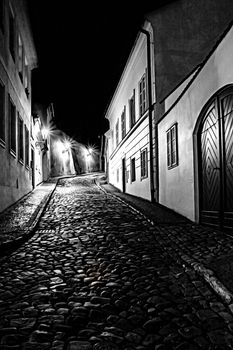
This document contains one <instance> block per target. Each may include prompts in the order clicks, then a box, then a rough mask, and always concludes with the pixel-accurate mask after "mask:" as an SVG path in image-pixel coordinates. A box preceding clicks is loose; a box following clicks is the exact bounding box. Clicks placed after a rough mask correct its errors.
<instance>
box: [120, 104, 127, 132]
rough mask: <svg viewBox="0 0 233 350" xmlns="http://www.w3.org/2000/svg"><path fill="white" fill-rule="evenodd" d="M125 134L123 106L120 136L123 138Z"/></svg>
mask: <svg viewBox="0 0 233 350" xmlns="http://www.w3.org/2000/svg"><path fill="white" fill-rule="evenodd" d="M125 135H126V120H125V107H124V111H123V112H122V114H121V138H122V139H123V138H124V137H125Z"/></svg>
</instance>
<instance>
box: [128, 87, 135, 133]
mask: <svg viewBox="0 0 233 350" xmlns="http://www.w3.org/2000/svg"><path fill="white" fill-rule="evenodd" d="M135 123H136V105H135V89H134V90H133V95H132V97H131V98H130V99H129V127H130V129H132V127H133V126H134V125H135Z"/></svg>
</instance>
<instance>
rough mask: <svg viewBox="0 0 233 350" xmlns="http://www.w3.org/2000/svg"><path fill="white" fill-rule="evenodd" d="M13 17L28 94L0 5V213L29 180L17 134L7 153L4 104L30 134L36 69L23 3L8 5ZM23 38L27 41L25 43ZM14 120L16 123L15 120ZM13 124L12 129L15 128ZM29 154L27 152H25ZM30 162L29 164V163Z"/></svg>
mask: <svg viewBox="0 0 233 350" xmlns="http://www.w3.org/2000/svg"><path fill="white" fill-rule="evenodd" d="M12 6H13V11H14V13H15V14H16V13H17V16H15V21H16V29H17V31H18V32H17V34H18V33H20V34H21V37H22V39H23V42H24V43H25V46H24V49H25V55H26V56H27V59H28V63H29V72H28V73H29V75H28V82H29V84H28V91H29V95H27V94H26V91H25V87H24V86H23V84H22V81H21V79H20V77H19V74H18V66H17V63H18V61H17V55H16V57H15V61H14V60H13V58H12V56H11V54H10V51H9V9H10V5H9V1H8V0H6V1H4V32H2V30H0V81H1V84H2V86H4V89H5V97H4V102H5V105H4V120H5V126H4V129H5V139H1V140H0V159H1V171H0V211H2V210H4V209H5V208H7V207H8V206H10V205H11V204H13V203H14V202H15V201H17V200H18V199H20V198H21V197H22V196H24V195H25V194H27V193H28V192H30V191H31V190H32V179H31V172H30V168H29V166H27V165H26V164H25V150H24V159H23V162H21V161H20V160H19V152H18V133H16V134H17V136H16V153H15V154H13V153H12V152H11V151H10V140H9V134H10V133H9V113H8V105H9V103H8V101H9V97H10V98H11V101H12V103H13V104H14V106H15V109H16V118H18V115H20V117H21V118H22V120H23V127H25V126H26V127H27V129H28V131H29V132H30V118H31V85H30V77H31V72H30V71H31V69H32V68H34V67H35V65H36V52H35V49H34V45H33V39H32V36H31V32H30V27H29V24H28V21H27V15H26V12H25V9H24V7H23V1H21V0H19V1H17V2H12ZM26 38H27V39H26ZM16 120H17V119H16ZM17 125H18V124H17V122H16V128H17ZM28 152H29V150H28ZM29 161H30V160H29Z"/></svg>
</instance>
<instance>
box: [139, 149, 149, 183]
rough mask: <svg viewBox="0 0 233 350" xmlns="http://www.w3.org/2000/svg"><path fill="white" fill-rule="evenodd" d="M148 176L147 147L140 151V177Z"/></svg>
mask: <svg viewBox="0 0 233 350" xmlns="http://www.w3.org/2000/svg"><path fill="white" fill-rule="evenodd" d="M147 176H148V157H147V148H145V149H143V150H142V151H141V178H142V179H143V178H146V177H147Z"/></svg>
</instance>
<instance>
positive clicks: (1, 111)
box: [0, 83, 5, 142]
mask: <svg viewBox="0 0 233 350" xmlns="http://www.w3.org/2000/svg"><path fill="white" fill-rule="evenodd" d="M0 139H1V141H4V142H5V88H4V86H3V85H2V84H1V83H0Z"/></svg>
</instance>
